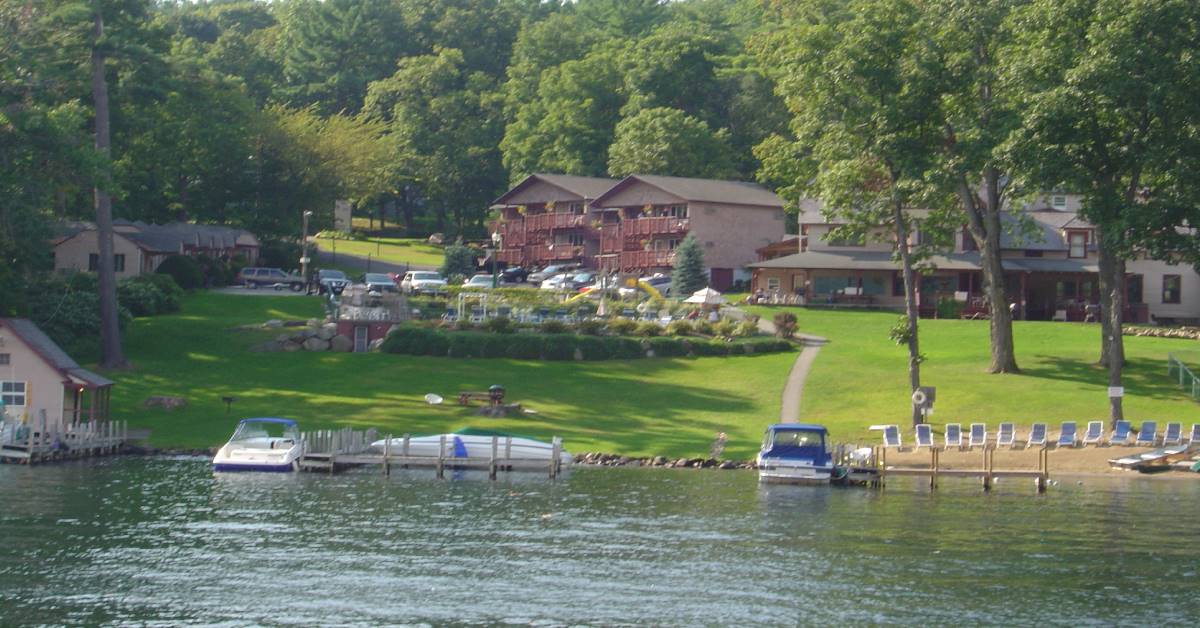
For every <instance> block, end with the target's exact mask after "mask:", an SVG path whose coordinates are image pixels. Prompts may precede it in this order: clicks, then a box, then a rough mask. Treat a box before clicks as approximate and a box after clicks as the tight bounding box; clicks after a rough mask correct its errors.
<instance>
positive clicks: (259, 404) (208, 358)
mask: <svg viewBox="0 0 1200 628" xmlns="http://www.w3.org/2000/svg"><path fill="white" fill-rule="evenodd" d="M339 249H340V246H339ZM320 312H321V307H320V302H319V300H317V299H316V298H306V297H274V296H245V295H220V294H196V295H191V296H189V297H188V298H187V299H186V301H185V302H184V306H183V313H182V314H179V315H174V316H162V317H155V318H142V319H137V320H135V321H134V323H133V325H132V327H131V329H130V330H129V332H128V333H127V335H126V338H125V342H126V347H125V348H126V354H127V355H128V357H129V359H130V360H131V361H132V363H133V365H134V367H133V369H131V370H129V371H116V372H108V373H106V374H107V375H108V376H110V377H112V378H113V379H114V380H116V381H117V382H118V383H117V385H116V387H115V388H114V392H113V414H114V416H116V417H118V418H126V419H129V421H130V425H131V427H148V428H152V430H153V431H152V435H151V442H152V443H153V444H155V445H159V446H179V447H208V446H213V445H218V444H220V443H222V442H223V441H224V440H225V439H226V438H227V437H228V435H229V433H230V432H231V431H232V429H233V425H234V422H235V421H236V419H238V418H241V417H248V416H284V417H290V418H295V419H297V420H299V421H300V422H301V425H302V427H303V428H304V429H322V428H335V427H341V426H351V427H357V428H367V427H375V428H378V429H380V430H382V431H383V432H384V433H388V432H391V433H393V434H396V435H400V434H402V433H405V432H409V433H414V434H419V433H440V432H442V431H452V430H456V429H458V428H461V427H466V426H476V427H485V428H493V429H500V430H506V431H510V432H513V433H518V434H524V435H529V436H534V437H541V438H546V437H550V436H552V435H560V436H563V437H564V439H565V444H566V447H567V449H568V450H570V451H574V452H578V451H588V450H601V451H609V452H618V453H622V454H629V455H657V454H663V455H668V456H703V455H707V452H708V449H709V445H710V444H711V443H712V441H713V439H714V437H715V435H716V433H717V432H721V431H724V432H727V433H728V435H729V445H728V447H727V449H726V456H727V457H733V458H742V459H748V458H750V457H752V456H753V454H754V452H755V451H756V449H757V444H758V441H759V438H760V435H761V433H762V429H763V427H764V426H765V425H766V424H768V423H771V422H774V421H776V420H777V419H778V416H779V399H780V394H781V392H782V388H783V384H784V380H785V378H786V376H787V373H788V370H789V369H790V366H791V363H792V361H793V360H794V358H795V354H788V353H785V354H770V355H763V356H747V357H737V358H699V359H651V360H636V361H629V362H622V361H612V362H585V363H575V362H538V361H520V360H452V359H446V358H421V357H411V356H399V355H384V354H345V353H307V352H299V353H250V352H248V351H247V347H250V346H251V345H253V344H256V343H258V342H261V341H262V340H265V339H268V338H270V337H271V336H273V335H274V333H278V332H265V331H246V330H238V329H235V328H236V327H237V326H240V325H246V324H255V323H261V322H263V321H265V320H267V319H270V318H279V319H301V320H302V319H307V318H310V317H314V316H318V315H319V314H320ZM494 383H499V384H502V385H504V386H506V387H507V388H508V390H509V395H508V399H509V400H512V401H517V402H520V403H522V404H524V405H525V406H526V407H527V408H532V409H535V410H537V412H538V413H537V414H532V415H525V416H523V417H519V418H509V419H489V418H483V417H479V416H475V415H473V414H471V413H470V412H469V411H467V410H464V409H462V408H460V407H458V406H457V405H454V404H453V402H451V403H449V404H445V405H441V406H429V405H426V404H425V403H424V402H423V401H422V397H423V396H424V395H425V394H426V393H429V392H435V393H438V394H440V395H442V396H444V397H447V399H452V398H453V395H454V394H455V393H456V392H458V391H462V390H485V389H486V388H487V386H488V385H490V384H494ZM151 395H178V396H183V397H186V398H187V400H188V405H187V407H186V408H183V409H180V410H174V411H166V410H162V409H146V408H143V407H142V406H141V403H142V401H144V400H145V399H146V398H147V397H149V396H151ZM226 395H230V396H234V397H236V398H237V401H236V402H235V403H234V404H233V411H232V413H230V414H229V415H226V413H225V406H224V404H223V403H222V402H221V397H222V396H226Z"/></svg>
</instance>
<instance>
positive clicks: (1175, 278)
mask: <svg viewBox="0 0 1200 628" xmlns="http://www.w3.org/2000/svg"><path fill="white" fill-rule="evenodd" d="M1180 285H1181V284H1180V278H1179V275H1163V293H1162V302H1163V303H1179V288H1180Z"/></svg>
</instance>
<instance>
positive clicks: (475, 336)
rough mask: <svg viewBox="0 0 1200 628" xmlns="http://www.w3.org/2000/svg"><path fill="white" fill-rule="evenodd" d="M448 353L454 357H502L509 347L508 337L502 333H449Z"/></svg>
mask: <svg viewBox="0 0 1200 628" xmlns="http://www.w3.org/2000/svg"><path fill="white" fill-rule="evenodd" d="M447 341H448V345H449V348H448V349H447V351H446V355H447V356H449V357H452V358H501V357H504V355H505V351H506V349H507V348H508V338H507V337H506V336H503V335H500V334H488V333H480V332H461V333H456V334H448V335H447Z"/></svg>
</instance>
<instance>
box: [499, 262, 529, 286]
mask: <svg viewBox="0 0 1200 628" xmlns="http://www.w3.org/2000/svg"><path fill="white" fill-rule="evenodd" d="M500 278H501V279H503V280H504V283H525V280H526V279H528V278H529V271H528V270H525V269H524V268H521V267H520V266H509V267H508V268H505V269H504V270H502V271H500Z"/></svg>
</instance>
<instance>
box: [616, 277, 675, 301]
mask: <svg viewBox="0 0 1200 628" xmlns="http://www.w3.org/2000/svg"><path fill="white" fill-rule="evenodd" d="M638 281H643V282H645V283H646V284H647V285H649V286H650V287H651V288H654V289H655V290H658V293H659V294H661V295H663V296H664V297H669V296H671V277H670V276H669V275H663V274H657V273H656V274H654V275H651V276H649V277H641V278H639V279H638ZM639 290H641V288H637V287H631V286H621V287H620V288H619V289H617V293H618V294H620V295H621V297H622V298H629V297H632V296H633V295H634V294H636V293H637V292H638V291H639Z"/></svg>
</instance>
